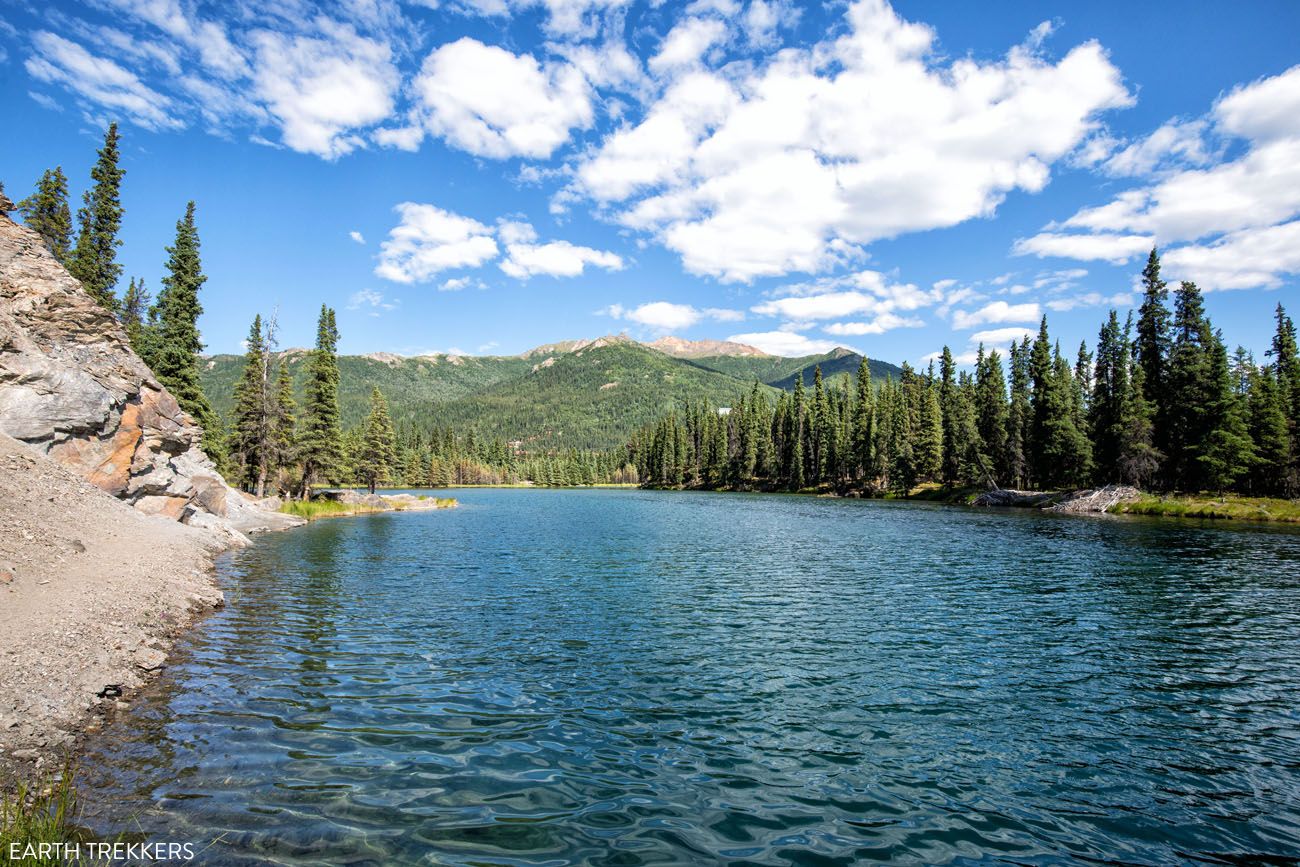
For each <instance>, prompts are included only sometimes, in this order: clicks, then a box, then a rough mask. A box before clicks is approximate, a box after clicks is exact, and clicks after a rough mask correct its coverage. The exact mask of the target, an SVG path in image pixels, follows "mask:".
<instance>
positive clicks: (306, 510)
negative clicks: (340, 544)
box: [280, 494, 459, 521]
mask: <svg viewBox="0 0 1300 867" xmlns="http://www.w3.org/2000/svg"><path fill="white" fill-rule="evenodd" d="M416 499H418V500H422V501H426V502H427V501H428V500H429V499H430V498H429V497H428V496H427V495H423V494H422V495H420V496H418V497H417V498H416ZM433 501H434V508H436V509H452V508H455V507H456V506H457V505H459V504H458V503H457V502H456V498H455V497H434V498H433ZM404 508H405V507H404V506H402V504H401V503H400V502H394V503H393V508H392V509H391V510H390V509H377V508H375V507H374V506H366V505H361V504H357V503H339V502H335V501H334V500H290V501H289V502H287V503H285V504H284V505H282V506H281V507H280V511H281V512H284V513H285V514H286V515H295V516H297V517H299V518H303V519H304V520H307V521H315V520H317V519H318V518H342V517H346V516H347V515H368V514H372V513H374V512H387V511H397V512H400V511H402V510H403V509H404Z"/></svg>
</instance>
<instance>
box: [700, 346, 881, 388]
mask: <svg viewBox="0 0 1300 867" xmlns="http://www.w3.org/2000/svg"><path fill="white" fill-rule="evenodd" d="M692 361H693V363H695V364H697V365H699V366H701V367H706V368H708V369H710V370H716V371H718V372H720V373H725V374H728V375H729V376H734V377H736V378H737V379H743V380H746V381H748V382H753V381H754V380H756V379H757V380H758V381H759V382H762V383H765V384H767V385H770V386H772V387H774V388H779V389H782V390H785V391H788V390H790V389H792V388H794V383H795V378H796V377H802V378H803V381H804V385H808V386H811V385H812V383H813V377H814V376H815V371H816V369H817V367H818V366H820V367H821V369H822V378H823V379H825V380H827V381H828V382H829V381H832V380H838V379H842V378H843V377H845V376H853V375H855V374H856V373H857V372H858V365H860V364H861V363H862V356H861V355H859V354H858V353H856V352H853V351H852V350H849V349H844V348H843V347H841V348H839V349H833V350H831V351H830V352H827V353H824V354H822V355H805V356H802V357H799V358H782V357H780V356H775V355H768V356H763V357H761V358H754V357H748V356H735V355H714V356H706V357H701V358H695V359H692ZM867 366H868V367H869V368H870V369H871V378H872V380H873V381H874V382H876V383H881V382H884V381H885V380H886V379H895V380H897V379H899V378H900V377H901V376H902V374H903V370H902V368H900V367H898V366H896V365H893V364H890V363H889V362H887V361H880V360H879V359H876V358H869V359H867Z"/></svg>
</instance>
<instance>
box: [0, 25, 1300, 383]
mask: <svg viewBox="0 0 1300 867" xmlns="http://www.w3.org/2000/svg"><path fill="white" fill-rule="evenodd" d="M1297 33H1300V4H1297V3H1295V2H1294V0H1278V2H1270V0H1253V2H1250V3H1234V4H1220V3H1190V4H1189V3H1182V2H1143V3H1133V2H1131V0H1126V2H1122V3H1121V2H1104V0H1096V2H1089V3H1086V4H1079V3H1064V2H1056V3H1053V2H1041V0H1034V2H1028V0H1026V2H1012V0H1006V2H998V3H993V4H977V3H941V4H935V3H921V2H902V0H900V2H897V3H895V4H893V5H890V4H888V3H885V2H883V0H860V2H849V3H846V2H829V3H824V4H818V3H794V2H788V0H692V2H649V3H640V2H630V0H410V2H400V0H344V2H338V3H332V4H327V5H314V4H309V3H305V2H295V0H282V2H277V3H270V4H269V3H261V2H253V0H227V2H213V3H206V2H198V3H196V2H188V0H86V2H83V3H70V2H61V0H39V2H32V0H0V112H2V113H0V117H2V118H3V128H4V132H3V135H0V181H3V182H4V184H5V188H6V192H7V193H8V194H9V195H10V196H11V197H12V198H14V199H15V200H17V199H19V198H20V197H22V196H24V195H26V194H27V193H28V192H30V190H31V188H32V186H33V185H34V183H35V181H36V180H37V178H39V176H40V174H41V172H42V171H44V170H45V169H47V168H50V167H52V166H55V165H61V166H62V167H63V169H64V171H65V172H66V173H67V174H68V176H69V179H70V184H71V187H72V192H73V195H74V197H76V198H77V200H79V197H80V196H81V194H82V192H83V191H84V189H85V188H86V186H87V184H88V182H89V171H90V167H91V165H92V163H93V162H94V159H95V150H96V148H97V147H98V146H99V145H100V143H101V142H102V138H103V131H104V128H105V126H106V125H107V123H108V122H109V121H111V120H112V121H117V122H118V123H119V124H120V128H121V133H122V152H123V156H122V164H123V167H124V168H125V169H126V177H125V179H124V182H123V184H124V185H123V204H124V207H125V218H124V222H123V231H122V239H123V242H124V243H123V246H122V248H121V254H120V261H121V262H122V263H123V264H124V266H125V277H133V276H134V277H140V278H143V279H144V280H145V281H146V283H147V286H148V287H149V288H150V289H151V290H154V291H156V290H157V289H158V288H159V286H160V283H159V281H160V279H161V277H162V275H163V263H164V260H165V253H164V249H163V248H164V246H165V245H166V244H167V243H169V242H170V241H171V239H172V237H174V234H175V224H176V220H177V219H178V218H179V217H180V216H181V215H182V214H183V213H184V210H185V203H186V201H188V200H191V199H192V200H194V201H195V202H196V203H197V221H198V226H199V232H200V236H201V238H202V242H203V264H204V269H205V271H206V273H207V275H208V282H207V284H206V285H205V287H204V290H203V295H202V299H201V300H202V303H203V305H204V308H205V312H204V314H203V317H202V319H201V320H200V327H201V330H202V333H203V337H204V340H205V343H206V344H207V348H208V351H210V352H238V351H240V347H241V341H242V340H243V338H244V337H245V335H246V334H247V332H248V328H249V324H250V323H251V321H252V319H253V317H254V315H255V314H258V313H260V314H262V315H264V316H266V315H274V316H275V317H276V321H277V322H278V324H279V329H280V331H279V342H280V345H281V346H282V347H290V346H304V345H310V344H311V343H312V341H313V340H314V336H315V321H316V314H317V312H318V311H319V309H320V305H321V304H322V303H324V304H328V305H330V306H331V307H334V308H335V309H336V310H337V311H338V321H339V328H340V331H341V333H342V340H341V343H340V349H341V351H343V352H345V353H365V352H376V351H389V352H397V353H401V354H407V355H414V354H422V353H428V352H454V353H460V354H512V353H517V352H521V351H524V350H526V349H528V348H530V347H532V346H535V345H537V344H541V343H547V342H553V341H557V340H562V339H568V338H581V337H592V336H596V335H600V334H606V333H616V332H625V333H627V334H629V335H630V336H632V337H634V338H637V339H642V340H650V339H653V338H655V337H658V336H662V335H665V334H676V335H679V336H683V337H686V338H690V339H731V340H737V341H740V342H744V343H748V344H751V345H753V346H757V347H759V348H760V349H763V350H766V351H768V352H772V353H776V354H783V355H802V354H810V353H814V352H823V351H826V350H828V349H830V348H833V347H835V346H847V347H850V348H853V349H857V350H859V351H862V352H865V353H866V354H868V355H870V356H872V357H875V358H882V359H886V360H889V361H894V362H902V361H909V362H912V363H913V364H924V363H925V362H926V361H927V360H928V359H929V358H931V357H933V355H934V353H936V352H937V351H938V350H939V349H940V348H941V347H943V346H945V345H947V346H950V347H951V348H952V350H953V352H954V354H956V355H957V357H958V358H959V360H961V361H962V362H963V363H969V361H970V360H971V359H972V358H973V354H974V351H975V349H976V347H977V346H978V345H979V344H980V343H981V342H982V343H984V344H985V345H987V346H989V347H990V348H994V347H996V348H1004V347H1005V345H1006V344H1007V342H1008V341H1010V340H1013V339H1016V338H1017V337H1019V336H1020V335H1021V334H1023V333H1025V332H1026V330H1027V329H1035V330H1036V327H1037V323H1038V320H1039V318H1040V317H1041V316H1042V315H1044V314H1046V315H1047V316H1048V319H1049V324H1050V326H1051V329H1052V333H1053V335H1054V336H1056V337H1057V338H1059V339H1060V341H1061V343H1062V344H1063V346H1065V347H1067V351H1069V352H1070V354H1071V355H1072V354H1073V351H1074V348H1077V346H1078V343H1079V341H1080V340H1085V339H1086V340H1087V341H1089V343H1093V342H1095V340H1096V335H1097V330H1098V328H1099V326H1100V324H1101V322H1102V321H1103V320H1104V318H1105V316H1106V313H1107V310H1108V309H1110V308H1116V309H1118V310H1119V311H1120V313H1121V315H1123V313H1124V311H1126V310H1127V309H1129V308H1130V307H1132V306H1135V294H1134V287H1135V284H1136V281H1137V278H1138V275H1139V272H1140V271H1141V269H1142V266H1143V264H1144V262H1145V259H1146V255H1147V252H1148V251H1149V250H1150V249H1151V247H1152V246H1153V245H1158V246H1159V248H1160V250H1161V254H1162V259H1163V263H1164V275H1165V277H1166V278H1167V279H1168V280H1170V281H1171V282H1173V281H1177V280H1194V281H1195V282H1196V283H1197V284H1198V285H1199V286H1201V288H1202V289H1204V290H1206V292H1207V293H1208V294H1207V297H1206V307H1207V310H1208V312H1209V314H1210V315H1211V317H1212V318H1213V320H1214V322H1215V324H1216V325H1217V326H1219V327H1221V328H1222V329H1223V331H1224V336H1225V339H1226V340H1227V342H1228V344H1229V345H1230V346H1236V345H1238V344H1241V345H1244V346H1246V347H1247V348H1248V349H1250V350H1252V351H1254V352H1255V353H1256V355H1257V356H1262V354H1263V352H1264V350H1265V349H1266V348H1267V346H1268V342H1269V337H1270V334H1271V330H1272V311H1273V308H1274V306H1275V305H1276V304H1277V303H1278V302H1279V301H1281V302H1282V303H1284V304H1289V305H1290V306H1291V307H1300V303H1297V302H1300V294H1298V293H1297V292H1296V288H1297V286H1298V285H1300V40H1297V38H1296V34H1297ZM74 204H75V203H74ZM125 277H124V283H125ZM1295 312H1300V310H1296V311H1295Z"/></svg>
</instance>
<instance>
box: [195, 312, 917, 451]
mask: <svg viewBox="0 0 1300 867" xmlns="http://www.w3.org/2000/svg"><path fill="white" fill-rule="evenodd" d="M280 357H281V358H282V359H283V361H284V362H286V365H287V367H288V370H289V371H290V373H291V375H292V379H293V388H294V394H295V396H296V398H297V399H298V400H299V401H301V400H302V399H303V396H304V394H305V391H304V390H305V387H306V382H307V377H308V365H307V359H308V353H306V352H304V351H302V350H288V351H286V352H284V353H280ZM860 361H861V357H860V356H858V355H857V354H855V353H852V352H849V351H847V350H836V351H835V352H833V353H828V354H826V355H815V356H807V357H803V358H778V357H775V356H758V357H749V356H711V357H706V358H678V357H673V356H670V355H667V354H665V353H663V352H661V351H658V350H656V349H653V348H651V347H649V346H646V345H643V344H640V343H637V342H635V341H632V340H630V339H627V338H622V337H609V338H601V339H599V340H596V341H566V342H564V343H557V344H552V345H549V346H545V347H538V348H537V349H534V350H531V351H529V352H527V353H524V354H523V355H522V356H447V355H433V356H421V357H416V358H403V357H400V356H396V355H388V354H386V353H377V354H375V355H370V356H340V357H339V379H340V383H339V405H340V415H341V421H342V426H343V428H344V429H345V430H347V429H350V428H355V427H357V426H358V425H360V424H361V422H362V420H363V419H364V418H365V416H366V413H367V411H368V407H369V400H370V394H371V391H372V389H373V388H376V387H378V388H379V390H380V391H381V392H382V393H383V394H384V395H385V396H386V397H387V399H388V401H389V404H390V406H391V413H392V418H393V423H394V424H395V425H396V426H397V427H398V428H399V429H404V428H414V429H418V430H430V429H432V428H434V427H439V428H446V427H449V428H452V429H455V430H458V431H461V432H462V433H470V432H472V433H474V434H475V436H476V437H477V438H478V439H479V440H480V441H490V440H495V439H500V440H503V441H519V442H520V443H522V445H521V448H522V449H523V450H524V451H527V452H534V453H544V452H552V451H556V450H567V449H594V450H606V449H616V448H621V447H623V446H624V445H626V444H627V442H628V439H629V437H630V436H631V434H632V433H633V432H634V431H636V430H637V429H638V428H640V427H641V426H643V425H645V424H646V423H648V422H650V421H653V420H655V419H657V418H659V417H660V416H661V415H663V414H664V413H665V412H668V411H670V410H671V409H673V408H674V407H681V406H684V405H686V404H687V403H695V402H708V403H711V404H720V405H725V404H727V403H729V402H730V401H732V400H733V399H734V398H735V397H736V396H737V395H739V394H741V393H747V392H748V391H749V389H750V387H751V386H752V385H753V383H754V382H755V381H756V380H757V381H760V382H763V383H772V384H773V385H774V386H775V389H779V388H789V387H793V383H794V380H795V378H796V377H798V376H799V375H801V374H802V375H804V376H806V378H807V381H808V382H811V377H812V371H813V369H814V368H815V367H816V366H817V365H818V364H820V365H821V366H822V370H823V372H824V374H826V375H827V377H828V378H831V377H832V376H833V375H835V374H839V373H841V372H842V371H843V372H851V371H854V370H856V369H857V367H858V364H859V363H860ZM243 364H244V357H243V356H238V355H216V356H212V357H211V358H209V359H207V360H206V362H205V363H204V365H203V368H202V378H203V388H204V391H205V393H206V394H207V395H208V396H209V398H210V399H211V401H212V404H213V407H214V409H216V411H217V412H219V413H220V414H221V415H222V417H224V418H228V417H229V416H230V413H231V411H232V410H233V407H234V393H235V385H236V383H237V381H238V379H239V376H240V371H241V369H242V367H243ZM870 364H871V370H872V373H873V375H874V376H876V377H877V379H878V380H879V381H883V380H884V379H885V378H887V377H891V376H893V377H897V376H898V375H899V374H900V373H901V371H900V370H899V368H897V367H894V366H893V365H891V364H886V363H885V362H880V361H875V360H872V361H871V362H870ZM775 389H768V388H767V387H766V386H765V387H764V390H765V391H767V392H768V393H769V394H770V396H772V398H773V399H775V396H776V390H775Z"/></svg>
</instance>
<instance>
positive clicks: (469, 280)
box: [438, 277, 485, 292]
mask: <svg viewBox="0 0 1300 867" xmlns="http://www.w3.org/2000/svg"><path fill="white" fill-rule="evenodd" d="M469 288H475V289H483V288H485V285H484V283H483V281H482V280H478V279H475V278H474V277H451V278H449V279H447V280H444V281H443V282H442V283H440V284H439V285H438V291H439V292H459V291H460V290H462V289H469Z"/></svg>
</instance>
